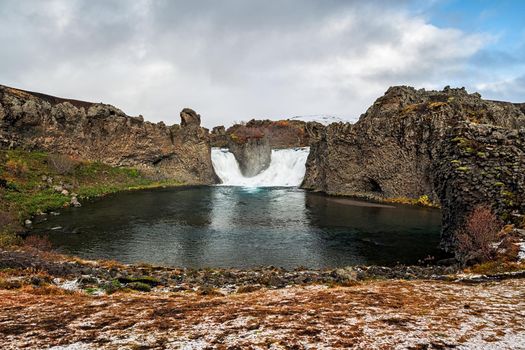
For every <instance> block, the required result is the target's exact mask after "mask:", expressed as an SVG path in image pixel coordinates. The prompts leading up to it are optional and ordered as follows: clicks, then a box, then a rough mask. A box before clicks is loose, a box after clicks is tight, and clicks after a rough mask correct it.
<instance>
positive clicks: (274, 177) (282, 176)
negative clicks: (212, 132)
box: [211, 147, 310, 187]
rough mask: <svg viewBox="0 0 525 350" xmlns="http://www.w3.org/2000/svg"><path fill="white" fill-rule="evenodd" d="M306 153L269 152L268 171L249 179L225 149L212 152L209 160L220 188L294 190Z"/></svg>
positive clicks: (292, 150)
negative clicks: (220, 185)
mask: <svg viewBox="0 0 525 350" xmlns="http://www.w3.org/2000/svg"><path fill="white" fill-rule="evenodd" d="M309 152H310V149H309V148H308V147H304V148H288V149H278V150H272V160H271V162H270V166H269V167H268V169H266V170H265V171H263V172H261V173H260V174H257V175H256V176H253V177H244V176H243V175H242V173H241V170H240V169H239V164H238V163H237V160H236V159H235V156H234V155H233V153H231V152H230V151H229V150H228V149H220V148H213V149H212V151H211V160H212V163H213V168H214V169H215V172H216V173H217V175H218V176H219V177H220V178H221V180H222V185H224V186H246V187H278V186H286V187H294V186H299V185H300V184H301V182H302V181H303V178H304V173H305V171H306V158H307V157H308V153H309Z"/></svg>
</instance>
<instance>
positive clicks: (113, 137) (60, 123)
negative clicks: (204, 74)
mask: <svg viewBox="0 0 525 350" xmlns="http://www.w3.org/2000/svg"><path fill="white" fill-rule="evenodd" d="M197 116H198V115H197V114H196V113H195V112H194V111H191V110H189V109H188V110H186V109H185V110H183V112H181V118H182V123H181V126H178V125H176V126H173V127H168V126H166V125H165V124H164V123H162V122H161V123H157V124H154V123H150V122H145V121H144V120H143V118H142V117H141V116H139V117H130V116H127V115H126V114H125V113H124V112H122V111H121V110H120V109H118V108H115V107H113V106H111V105H107V104H102V103H89V102H84V101H76V100H68V99H62V98H57V97H53V96H48V95H44V94H40V93H33V92H27V91H22V90H18V89H14V88H9V87H6V86H0V147H2V148H23V149H27V150H45V151H48V152H54V153H61V154H67V155H70V156H72V157H76V158H78V159H85V160H97V161H101V162H104V163H106V164H110V165H113V166H139V167H143V168H144V169H145V170H148V171H151V172H153V173H156V174H157V175H159V176H163V177H169V178H174V179H178V180H180V181H182V182H185V183H189V184H212V183H216V182H217V181H218V178H217V176H216V175H215V172H214V171H213V166H212V164H211V153H210V152H211V148H210V141H209V136H208V132H207V130H206V129H203V128H201V127H200V116H199V117H198V118H197Z"/></svg>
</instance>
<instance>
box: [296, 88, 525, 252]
mask: <svg viewBox="0 0 525 350" xmlns="http://www.w3.org/2000/svg"><path fill="white" fill-rule="evenodd" d="M522 109H523V105H520V104H512V103H506V102H498V101H487V100H483V99H481V96H480V95H479V94H477V93H474V94H469V93H467V92H466V91H465V89H451V88H448V87H447V88H445V89H444V90H442V91H425V90H416V89H414V88H411V87H406V86H399V87H392V88H390V89H388V91H387V92H386V93H385V95H384V96H382V97H380V98H379V99H377V100H376V102H375V103H374V104H373V105H372V106H371V107H370V108H369V109H368V110H367V112H366V113H365V114H363V115H362V116H361V118H360V119H359V121H358V122H357V123H355V124H353V125H352V124H348V123H335V124H331V125H329V126H327V127H326V128H318V129H315V128H313V129H311V130H308V132H309V134H310V137H311V138H312V139H313V140H314V141H313V142H312V145H311V151H310V155H309V157H308V161H307V164H306V175H305V178H304V181H303V184H302V187H303V188H306V189H311V190H315V191H322V192H325V193H328V194H332V195H349V196H358V197H365V198H370V199H378V200H385V199H393V198H402V199H407V200H409V199H417V198H419V197H421V196H424V195H426V196H428V197H429V198H430V200H431V201H433V202H435V203H441V204H442V209H443V243H444V244H445V246H447V245H449V244H450V243H451V237H452V235H453V234H454V232H455V230H456V229H457V227H458V226H459V225H461V224H462V222H463V220H464V218H465V215H466V214H467V213H468V212H469V211H470V210H471V209H472V208H473V207H474V206H475V205H477V204H489V205H491V206H493V207H494V210H495V212H497V213H498V214H499V215H500V216H501V217H503V219H504V221H507V222H508V221H509V220H510V216H511V215H513V213H514V214H516V213H518V212H521V213H523V212H524V211H525V204H524V200H525V198H524V197H523V192H522V191H523V186H524V182H523V176H524V175H523V174H524V173H525V164H524V160H523V152H524V148H523V143H522V139H523V136H524V135H523V134H522V133H523V131H519V129H520V128H522V127H524V126H525V114H524V113H523V110H522Z"/></svg>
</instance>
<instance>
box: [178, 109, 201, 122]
mask: <svg viewBox="0 0 525 350" xmlns="http://www.w3.org/2000/svg"><path fill="white" fill-rule="evenodd" d="M180 125H181V126H188V125H196V126H200V125H201V116H200V115H199V114H197V113H196V112H195V111H194V110H193V109H190V108H184V109H183V110H182V111H181V112H180Z"/></svg>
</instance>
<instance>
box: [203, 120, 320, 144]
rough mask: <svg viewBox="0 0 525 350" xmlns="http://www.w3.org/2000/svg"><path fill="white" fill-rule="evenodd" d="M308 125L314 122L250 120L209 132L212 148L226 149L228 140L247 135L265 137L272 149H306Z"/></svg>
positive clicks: (216, 128) (308, 141) (215, 128)
mask: <svg viewBox="0 0 525 350" xmlns="http://www.w3.org/2000/svg"><path fill="white" fill-rule="evenodd" d="M310 123H314V122H309V123H307V122H304V121H300V120H278V121H273V120H268V119H265V120H256V119H252V120H250V121H249V122H247V123H246V124H234V125H232V126H231V127H229V128H228V129H227V130H224V127H223V126H218V127H214V128H213V130H212V132H211V138H212V145H213V146H214V147H227V142H228V140H229V139H232V138H233V139H235V138H236V137H237V138H243V135H244V134H246V133H248V134H261V135H264V136H266V137H267V138H268V140H269V143H270V147H271V148H272V149H275V148H293V147H307V146H309V145H310V139H309V135H308V133H307V132H306V128H307V125H308V124H310ZM316 124H319V123H316ZM319 125H321V124H319ZM225 141H226V143H225Z"/></svg>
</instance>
